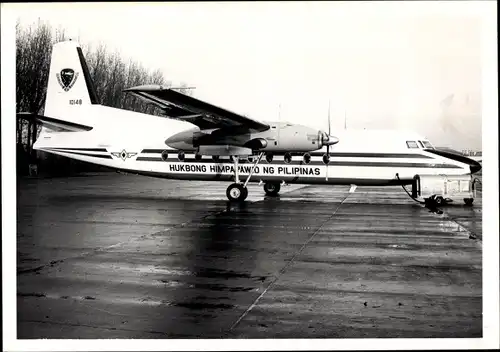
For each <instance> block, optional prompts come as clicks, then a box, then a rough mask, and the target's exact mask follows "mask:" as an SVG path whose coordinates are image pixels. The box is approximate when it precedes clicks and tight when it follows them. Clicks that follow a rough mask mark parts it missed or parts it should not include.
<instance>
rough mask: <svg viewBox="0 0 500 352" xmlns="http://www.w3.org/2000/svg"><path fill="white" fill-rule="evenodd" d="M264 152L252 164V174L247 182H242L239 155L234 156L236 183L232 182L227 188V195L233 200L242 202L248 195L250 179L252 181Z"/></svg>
mask: <svg viewBox="0 0 500 352" xmlns="http://www.w3.org/2000/svg"><path fill="white" fill-rule="evenodd" d="M263 155H264V153H263V152H262V153H260V154H259V157H258V158H257V160H255V162H254V163H253V165H252V169H251V170H250V174H249V175H248V177H247V179H246V181H245V183H243V184H241V183H240V175H239V170H238V156H233V162H234V181H235V182H234V183H232V184H230V185H229V187H228V188H227V190H226V196H227V198H228V199H229V200H230V201H231V202H242V201H244V200H245V199H247V197H248V189H247V184H248V181H250V178H251V177H252V175H253V173H254V171H255V167H256V166H257V164H258V163H259V162H260V159H262V156H263Z"/></svg>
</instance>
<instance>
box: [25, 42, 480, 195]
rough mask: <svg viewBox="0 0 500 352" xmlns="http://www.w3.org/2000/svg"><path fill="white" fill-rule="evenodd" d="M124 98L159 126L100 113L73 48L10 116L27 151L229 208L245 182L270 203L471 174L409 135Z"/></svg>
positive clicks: (158, 93) (472, 168) (185, 102)
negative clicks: (201, 185) (29, 105)
mask: <svg viewBox="0 0 500 352" xmlns="http://www.w3.org/2000/svg"><path fill="white" fill-rule="evenodd" d="M126 92H128V93H129V94H135V95H136V96H139V97H141V98H142V99H145V100H147V101H149V102H151V103H154V104H156V105H157V106H159V107H161V108H162V109H163V110H164V111H165V115H166V116H165V117H161V116H153V115H148V114H141V113H137V112H132V111H127V110H122V109H116V108H111V107H106V106H102V105H100V104H99V103H98V99H97V96H96V92H95V88H94V85H93V82H92V80H91V77H90V74H89V70H88V67H87V64H86V62H85V58H84V56H83V53H82V50H81V48H80V46H79V44H78V43H77V42H75V41H65V42H60V43H57V44H55V45H54V47H53V52H52V58H51V64H50V72H49V81H48V87H47V97H46V102H45V110H44V116H41V115H33V114H29V113H21V114H19V116H22V117H23V118H35V119H36V120H37V121H39V122H41V123H42V130H41V132H40V136H39V137H38V139H37V141H36V143H35V145H34V148H35V149H37V150H41V151H44V152H48V153H54V154H57V155H61V156H65V157H69V158H73V159H77V160H81V161H85V162H90V163H95V164H100V165H104V166H107V167H111V168H115V169H118V170H121V171H125V172H127V173H134V174H140V175H146V176H154V177H163V178H170V179H183V180H206V181H209V180H212V181H229V182H230V181H232V183H231V184H230V185H229V187H228V188H227V192H226V195H227V197H228V198H229V200H230V201H243V200H245V199H246V197H247V195H248V191H247V184H248V182H260V183H262V184H263V185H264V191H265V192H266V194H268V195H271V196H275V195H277V194H278V192H279V191H280V186H281V185H283V184H285V183H301V184H355V185H380V186H384V185H394V184H403V185H404V184H411V183H412V181H413V177H414V176H415V175H417V174H420V175H422V174H433V175H436V174H447V175H463V174H470V173H475V172H477V171H479V169H480V168H481V166H480V165H479V164H478V163H477V162H475V161H473V160H471V159H469V158H466V157H464V156H458V155H456V154H453V153H447V152H444V151H439V150H436V149H435V148H434V147H433V146H432V144H431V143H430V142H429V141H428V140H427V139H426V138H424V137H421V136H419V135H417V134H414V133H411V132H408V133H406V132H399V131H358V132H355V131H338V133H337V132H336V133H335V136H332V135H331V134H330V131H328V132H325V131H320V130H317V129H314V128H310V127H307V126H304V125H298V124H292V123H286V122H261V121H257V120H254V119H251V118H248V117H245V116H242V115H240V114H237V113H234V112H231V111H228V110H226V109H223V108H220V107H217V106H214V105H211V104H209V103H206V102H203V101H201V100H198V99H195V98H192V97H190V96H187V95H185V94H182V93H180V92H178V91H176V90H173V89H168V88H164V87H161V86H152V85H147V86H139V87H132V88H128V89H126ZM305 120H307V117H305ZM328 125H330V124H329V123H328ZM329 130H330V128H329ZM330 148H331V149H332V151H330Z"/></svg>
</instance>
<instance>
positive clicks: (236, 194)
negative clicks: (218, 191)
mask: <svg viewBox="0 0 500 352" xmlns="http://www.w3.org/2000/svg"><path fill="white" fill-rule="evenodd" d="M226 196H227V199H229V201H231V202H243V201H244V200H245V199H246V198H247V196H248V189H247V188H246V187H243V185H242V184H241V183H232V184H231V185H229V187H228V188H227V190H226Z"/></svg>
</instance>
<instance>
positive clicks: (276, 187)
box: [264, 182, 281, 197]
mask: <svg viewBox="0 0 500 352" xmlns="http://www.w3.org/2000/svg"><path fill="white" fill-rule="evenodd" d="M280 188H281V186H280V184H279V183H277V182H266V183H265V184H264V192H266V194H267V195H268V196H271V197H276V196H277V195H278V193H279V191H280Z"/></svg>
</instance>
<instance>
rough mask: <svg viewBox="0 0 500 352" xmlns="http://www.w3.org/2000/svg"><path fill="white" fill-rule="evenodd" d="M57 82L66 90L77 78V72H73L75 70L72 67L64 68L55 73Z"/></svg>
mask: <svg viewBox="0 0 500 352" xmlns="http://www.w3.org/2000/svg"><path fill="white" fill-rule="evenodd" d="M56 76H57V82H59V85H60V86H61V87H62V89H64V91H66V92H67V91H68V90H70V89H71V87H73V85H74V84H75V82H76V79H77V78H78V72H76V73H75V70H73V69H72V68H64V69H62V70H61V72H60V73H57V74H56Z"/></svg>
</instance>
